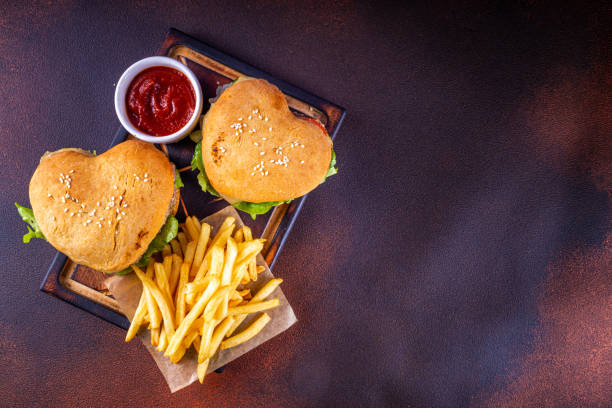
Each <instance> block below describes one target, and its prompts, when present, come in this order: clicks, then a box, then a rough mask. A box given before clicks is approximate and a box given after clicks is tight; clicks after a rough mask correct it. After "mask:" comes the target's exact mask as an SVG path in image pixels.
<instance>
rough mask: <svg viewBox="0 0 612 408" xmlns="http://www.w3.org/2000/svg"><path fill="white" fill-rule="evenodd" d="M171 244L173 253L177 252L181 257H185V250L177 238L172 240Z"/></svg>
mask: <svg viewBox="0 0 612 408" xmlns="http://www.w3.org/2000/svg"><path fill="white" fill-rule="evenodd" d="M170 246H171V247H172V253H173V254H177V255H178V256H180V257H181V258H182V257H183V250H182V249H181V244H180V243H179V242H178V241H177V240H176V238H175V239H173V240H172V241H170Z"/></svg>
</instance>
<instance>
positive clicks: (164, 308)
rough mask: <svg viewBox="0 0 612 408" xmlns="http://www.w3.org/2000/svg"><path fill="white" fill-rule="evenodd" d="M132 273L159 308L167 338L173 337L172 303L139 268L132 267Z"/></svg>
mask: <svg viewBox="0 0 612 408" xmlns="http://www.w3.org/2000/svg"><path fill="white" fill-rule="evenodd" d="M132 268H133V269H134V272H135V273H136V275H137V276H138V278H140V280H141V282H142V284H143V285H145V286H147V288H148V289H149V291H150V292H151V295H153V298H154V299H155V302H156V303H157V306H159V310H160V312H161V315H162V318H163V320H164V330H165V331H166V336H168V337H169V338H170V337H172V336H173V335H174V307H172V309H171V308H170V307H171V306H172V302H171V301H170V299H166V296H165V295H164V294H163V293H162V291H161V290H159V288H158V287H157V286H156V285H155V283H154V282H153V281H152V280H151V279H149V278H147V277H146V275H145V274H144V273H143V272H142V270H140V268H139V267H137V266H133V267H132Z"/></svg>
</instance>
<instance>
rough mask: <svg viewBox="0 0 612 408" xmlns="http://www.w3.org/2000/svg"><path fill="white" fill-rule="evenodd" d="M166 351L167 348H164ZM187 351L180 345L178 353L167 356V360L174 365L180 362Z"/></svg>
mask: <svg viewBox="0 0 612 408" xmlns="http://www.w3.org/2000/svg"><path fill="white" fill-rule="evenodd" d="M166 350H168V348H167V347H166ZM186 351H187V349H186V348H185V347H183V346H182V345H181V346H180V347H179V349H178V351H177V352H176V353H174V354H171V355H170V356H168V358H169V359H170V361H171V362H172V363H174V364H176V363H178V362H179V361H181V359H182V358H183V356H184V355H185V352H186ZM165 355H166V353H164V356H165Z"/></svg>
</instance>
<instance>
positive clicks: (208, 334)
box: [198, 320, 217, 363]
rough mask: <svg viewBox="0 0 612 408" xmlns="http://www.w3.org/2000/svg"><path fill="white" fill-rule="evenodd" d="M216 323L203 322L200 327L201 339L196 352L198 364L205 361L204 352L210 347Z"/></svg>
mask: <svg viewBox="0 0 612 408" xmlns="http://www.w3.org/2000/svg"><path fill="white" fill-rule="evenodd" d="M216 325H217V322H216V321H214V320H212V321H210V322H207V321H205V322H204V324H203V325H202V337H201V338H200V349H199V350H198V363H203V362H204V360H206V350H208V346H209V345H210V339H211V338H212V334H213V331H214V330H215V326H216Z"/></svg>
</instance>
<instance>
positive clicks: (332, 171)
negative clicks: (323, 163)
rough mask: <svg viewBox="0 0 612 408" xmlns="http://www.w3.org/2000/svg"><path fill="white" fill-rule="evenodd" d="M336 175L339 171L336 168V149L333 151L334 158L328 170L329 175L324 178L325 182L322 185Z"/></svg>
mask: <svg viewBox="0 0 612 408" xmlns="http://www.w3.org/2000/svg"><path fill="white" fill-rule="evenodd" d="M336 173H338V169H337V168H336V152H335V151H334V149H332V158H331V161H330V162H329V169H328V170H327V174H326V175H325V177H323V181H322V182H321V184H322V183H324V182H325V180H327V178H328V177H331V176H333V175H334V174H336Z"/></svg>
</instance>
